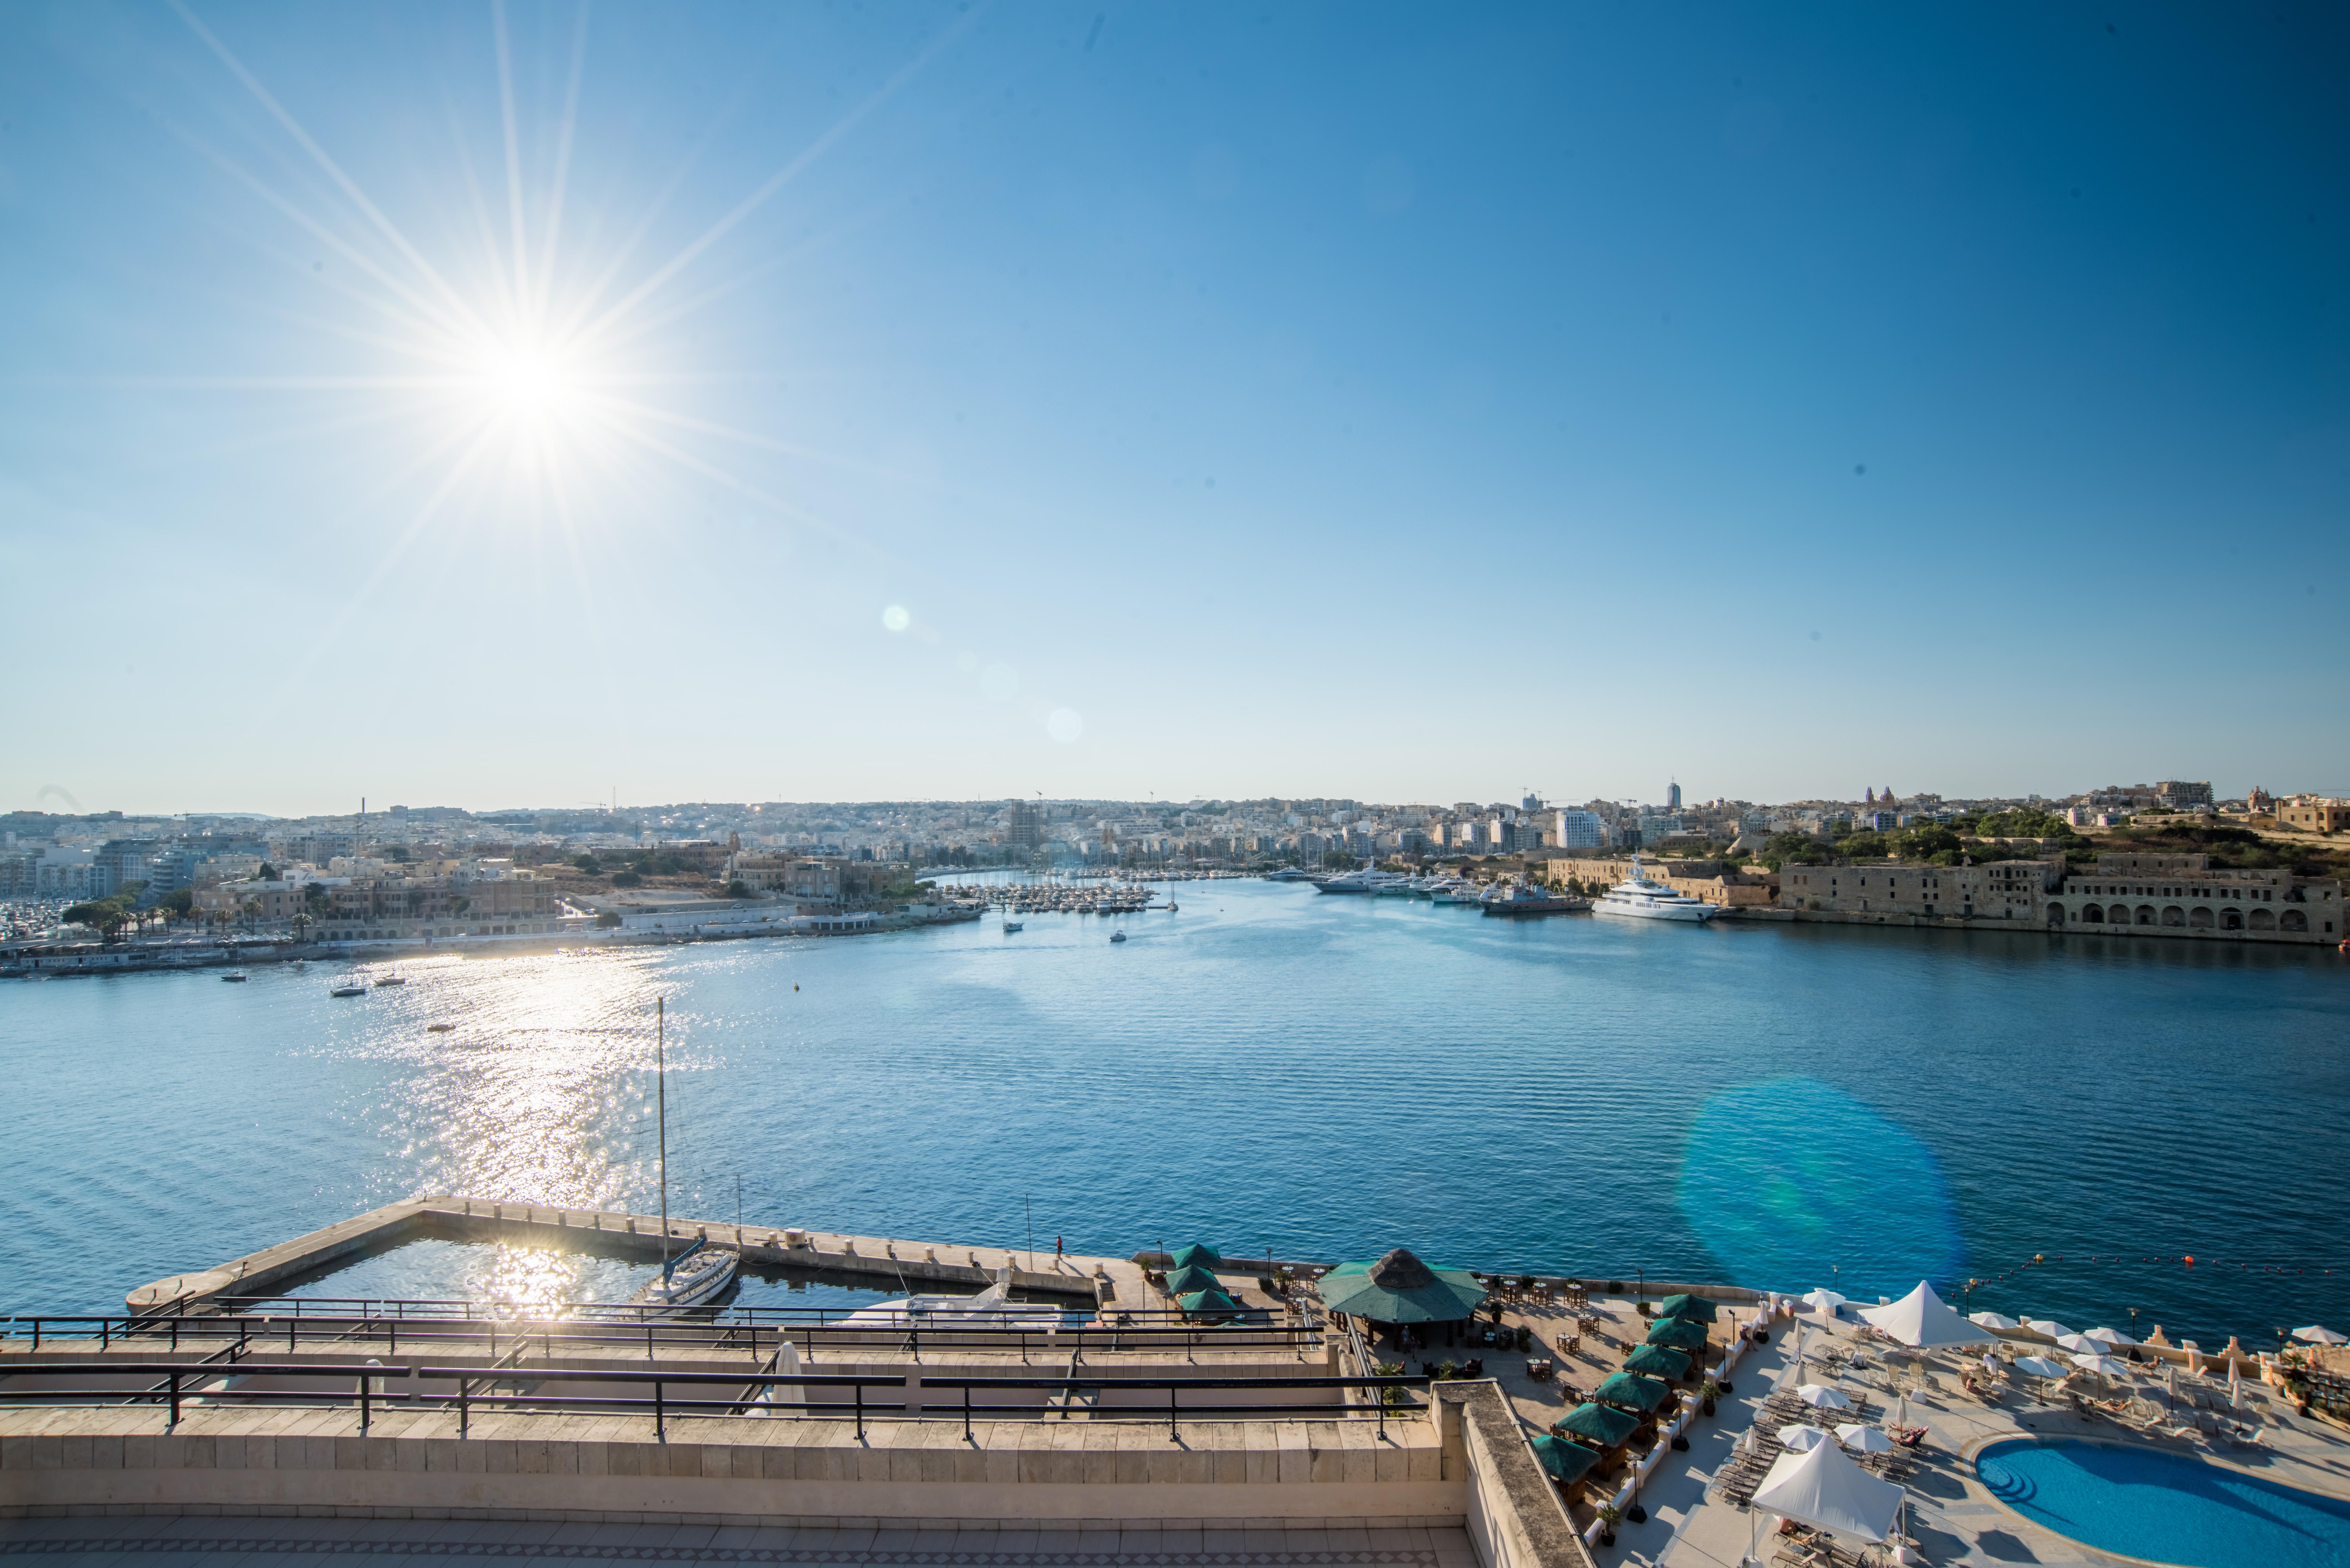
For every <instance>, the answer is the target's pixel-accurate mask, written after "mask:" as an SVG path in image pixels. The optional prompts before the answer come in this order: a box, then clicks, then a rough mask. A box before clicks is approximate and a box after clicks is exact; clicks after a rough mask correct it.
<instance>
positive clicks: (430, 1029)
mask: <svg viewBox="0 0 2350 1568" xmlns="http://www.w3.org/2000/svg"><path fill="white" fill-rule="evenodd" d="M456 1027H457V1026H456V1025H455V1024H453V1023H428V1024H426V1025H425V1026H424V1033H427V1034H446V1033H449V1031H451V1030H452V1029H454V1028H456Z"/></svg>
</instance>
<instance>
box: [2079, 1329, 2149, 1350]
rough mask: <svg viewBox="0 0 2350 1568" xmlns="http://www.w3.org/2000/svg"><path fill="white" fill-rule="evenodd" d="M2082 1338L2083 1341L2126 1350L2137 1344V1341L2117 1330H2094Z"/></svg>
mask: <svg viewBox="0 0 2350 1568" xmlns="http://www.w3.org/2000/svg"><path fill="white" fill-rule="evenodd" d="M2081 1337H2082V1338H2083V1339H2094V1340H2096V1341H2098V1342H2099V1343H2101V1344H2105V1345H2118V1346H2120V1347H2121V1348H2123V1349H2125V1350H2126V1349H2128V1348H2129V1347H2130V1346H2131V1345H2136V1344H2137V1340H2135V1339H2132V1338H2131V1337H2130V1336H2129V1335H2128V1334H2124V1333H2123V1332H2122V1331H2121V1330H2120V1329H2117V1328H2093V1329H2091V1330H2090V1331H2089V1332H2088V1333H2086V1334H2083V1335H2082V1336H2081Z"/></svg>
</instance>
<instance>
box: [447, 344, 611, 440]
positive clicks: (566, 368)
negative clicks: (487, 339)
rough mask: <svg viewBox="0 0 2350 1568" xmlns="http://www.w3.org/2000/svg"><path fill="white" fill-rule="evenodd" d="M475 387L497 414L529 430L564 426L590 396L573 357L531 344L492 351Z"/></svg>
mask: <svg viewBox="0 0 2350 1568" xmlns="http://www.w3.org/2000/svg"><path fill="white" fill-rule="evenodd" d="M473 381H474V386H475V390H476V391H477V392H478V394H479V395H480V397H481V399H482V400H483V401H484V403H486V404H487V405H488V407H489V409H490V410H491V411H492V412H494V413H496V414H501V415H504V416H505V417H507V418H510V419H513V420H515V421H518V422H522V423H528V424H543V423H546V422H549V421H556V420H559V419H561V418H562V417H564V416H565V415H566V414H567V413H570V412H572V411H574V410H577V407H578V406H579V403H580V400H581V398H582V396H583V394H584V393H585V392H586V390H587V387H586V382H585V379H584V378H583V377H582V376H581V374H580V373H579V371H578V369H577V367H576V366H575V365H574V364H572V363H571V361H570V359H569V358H568V357H567V356H566V355H564V354H562V353H561V352H560V351H559V350H556V349H553V348H548V347H546V346H544V345H541V344H536V343H530V342H511V343H493V344H490V345H488V346H486V347H485V348H484V349H483V350H482V353H481V354H480V356H479V360H478V363H477V365H476V367H475V369H474V373H473Z"/></svg>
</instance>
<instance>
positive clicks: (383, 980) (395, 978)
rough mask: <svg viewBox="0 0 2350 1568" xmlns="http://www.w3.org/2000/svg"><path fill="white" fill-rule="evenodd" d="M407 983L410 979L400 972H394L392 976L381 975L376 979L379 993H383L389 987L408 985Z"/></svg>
mask: <svg viewBox="0 0 2350 1568" xmlns="http://www.w3.org/2000/svg"><path fill="white" fill-rule="evenodd" d="M407 983H408V977H407V976H406V975H404V974H402V973H400V971H398V970H394V971H391V973H390V974H380V975H378V976H376V977H375V988H376V989H377V990H378V991H381V990H382V989H383V988H384V987H385V986H387V985H406V984H407Z"/></svg>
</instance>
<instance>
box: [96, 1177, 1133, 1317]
mask: <svg viewBox="0 0 2350 1568" xmlns="http://www.w3.org/2000/svg"><path fill="white" fill-rule="evenodd" d="M426 1238H436V1239H440V1240H445V1241H504V1242H511V1243H515V1244H519V1245H523V1246H531V1247H553V1248H562V1249H577V1250H582V1251H590V1250H592V1251H598V1252H604V1253H615V1252H617V1253H620V1254H622V1255H627V1256H636V1257H642V1258H644V1259H645V1260H647V1261H648V1262H659V1261H660V1256H661V1251H662V1241H661V1220H660V1216H659V1215H653V1214H633V1213H629V1212H627V1211H626V1210H601V1209H563V1208H553V1207H549V1206H547V1205H546V1204H538V1203H507V1202H503V1201H500V1200H498V1199H488V1198H469V1197H465V1196H464V1195H463V1194H452V1193H427V1194H424V1195H422V1196H421V1197H417V1198H411V1199H405V1200H404V1201H401V1202H399V1203H388V1204H386V1205H384V1206H383V1207H382V1208H380V1209H374V1210H369V1211H368V1212H367V1213H365V1214H360V1215H357V1216H354V1217H353V1218H351V1219H348V1220H343V1221H341V1222H339V1223H338V1224H334V1225H329V1226H327V1227H326V1228H325V1229H323V1230H319V1231H311V1232H310V1233H309V1234H307V1235H305V1236H296V1237H295V1238H294V1239H293V1240H291V1241H281V1242H279V1243H277V1244H276V1245H275V1246H272V1247H265V1248H263V1249H262V1250H261V1251H257V1252H250V1253H247V1254H246V1255H245V1256H244V1257H242V1258H231V1259H230V1260H229V1261H228V1262H224V1263H220V1264H217V1265H214V1266H213V1267H211V1268H207V1269H197V1270H191V1271H189V1272H185V1273H179V1274H172V1275H167V1276H166V1277H164V1278H162V1279H159V1280H156V1281H153V1282H151V1283H148V1284H144V1285H140V1287H139V1288H138V1289H136V1290H134V1291H131V1292H130V1293H129V1294H128V1295H126V1296H125V1297H124V1298H123V1299H124V1302H125V1303H126V1304H127V1305H128V1306H129V1307H130V1310H131V1311H132V1312H134V1313H142V1314H143V1313H159V1312H171V1311H181V1312H185V1311H187V1310H189V1309H191V1308H200V1307H202V1306H203V1304H204V1303H210V1302H213V1301H214V1300H217V1299H219V1298H221V1297H228V1296H256V1295H268V1294H271V1293H273V1292H274V1291H275V1289H276V1287H277V1286H279V1285H281V1284H283V1283H285V1282H286V1281H289V1280H294V1279H298V1278H300V1277H301V1276H303V1275H305V1274H308V1273H311V1272H315V1271H317V1270H318V1269H322V1268H325V1267H327V1266H328V1265H329V1264H332V1263H335V1262H340V1261H342V1260H343V1259H346V1258H349V1257H353V1256H356V1255H358V1254H359V1253H363V1252H369V1251H380V1250H381V1249H383V1248H386V1247H392V1246H397V1245H399V1244H400V1243H401V1242H404V1241H419V1240H423V1239H426ZM694 1241H710V1242H712V1243H714V1244H716V1245H720V1246H725V1247H731V1248H733V1249H735V1250H736V1251H740V1252H741V1253H742V1255H743V1262H744V1263H745V1264H748V1265H753V1266H757V1265H762V1264H764V1265H769V1266H773V1267H778V1268H795V1269H821V1270H826V1271H827V1272H833V1273H844V1274H864V1275H868V1276H871V1277H872V1278H874V1279H875V1280H876V1281H877V1282H888V1283H889V1284H893V1285H895V1284H899V1283H901V1282H902V1284H903V1286H904V1287H905V1288H907V1289H909V1290H911V1291H917V1292H919V1291H920V1290H921V1289H922V1288H923V1287H925V1286H931V1287H941V1286H951V1287H956V1288H959V1289H962V1290H978V1289H981V1288H983V1287H984V1286H986V1285H989V1284H992V1283H993V1282H995V1279H996V1277H997V1275H998V1272H1000V1271H1002V1270H1004V1269H1009V1270H1011V1271H1012V1282H1013V1284H1014V1286H1016V1287H1018V1288H1019V1289H1021V1290H1024V1291H1030V1292H1045V1293H1058V1294H1062V1295H1069V1296H1083V1297H1086V1298H1087V1299H1089V1300H1091V1301H1093V1302H1094V1303H1097V1304H1100V1305H1107V1304H1109V1303H1118V1305H1119V1306H1121V1307H1124V1308H1129V1309H1130V1308H1135V1307H1149V1306H1156V1305H1160V1304H1163V1303H1160V1302H1159V1299H1158V1298H1157V1296H1156V1293H1153V1292H1152V1291H1151V1290H1150V1288H1149V1285H1148V1283H1147V1282H1145V1280H1144V1277H1143V1271H1142V1269H1141V1267H1140V1265H1139V1264H1137V1263H1134V1262H1130V1261H1128V1260H1127V1259H1124V1258H1097V1257H1078V1256H1062V1257H1056V1258H1045V1259H1043V1260H1041V1262H1040V1260H1039V1259H1038V1258H1037V1256H1036V1255H1035V1254H1031V1253H1029V1252H1027V1251H1024V1250H1014V1249H1006V1248H1002V1247H970V1246H957V1245H951V1244H949V1243H947V1242H943V1241H907V1240H905V1239H903V1238H899V1237H888V1236H856V1235H848V1234H844V1233H842V1232H839V1231H809V1230H801V1229H797V1228H793V1227H787V1226H775V1225H738V1224H735V1223H733V1222H732V1221H721V1220H684V1219H678V1218H676V1217H674V1216H672V1217H671V1220H670V1221H669V1250H670V1251H671V1252H672V1253H674V1252H675V1251H679V1250H680V1249H681V1248H682V1247H684V1246H687V1245H690V1244H691V1243H692V1242H694Z"/></svg>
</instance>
